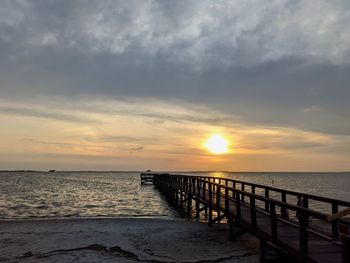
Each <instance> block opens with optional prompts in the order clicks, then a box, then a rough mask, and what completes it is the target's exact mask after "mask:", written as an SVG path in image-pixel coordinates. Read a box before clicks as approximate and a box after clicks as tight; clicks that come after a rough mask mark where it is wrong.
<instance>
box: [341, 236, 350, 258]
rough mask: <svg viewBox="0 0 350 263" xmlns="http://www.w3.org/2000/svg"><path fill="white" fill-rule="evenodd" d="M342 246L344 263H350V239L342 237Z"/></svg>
mask: <svg viewBox="0 0 350 263" xmlns="http://www.w3.org/2000/svg"><path fill="white" fill-rule="evenodd" d="M341 244H342V245H341V246H342V258H343V263H349V262H350V237H347V236H342V238H341Z"/></svg>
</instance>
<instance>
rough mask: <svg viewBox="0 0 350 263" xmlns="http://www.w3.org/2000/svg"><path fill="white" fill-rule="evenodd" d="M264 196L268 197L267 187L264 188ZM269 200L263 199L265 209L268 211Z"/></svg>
mask: <svg viewBox="0 0 350 263" xmlns="http://www.w3.org/2000/svg"><path fill="white" fill-rule="evenodd" d="M265 197H266V198H269V189H267V188H265ZM269 210H270V209H269V201H265V211H267V212H269Z"/></svg>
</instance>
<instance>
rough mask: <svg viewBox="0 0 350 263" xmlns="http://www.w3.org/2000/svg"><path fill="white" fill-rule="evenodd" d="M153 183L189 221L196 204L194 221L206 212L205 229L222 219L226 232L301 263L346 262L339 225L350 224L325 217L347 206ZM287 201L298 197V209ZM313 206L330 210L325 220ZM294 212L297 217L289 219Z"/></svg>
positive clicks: (204, 185) (187, 180) (199, 179)
mask: <svg viewBox="0 0 350 263" xmlns="http://www.w3.org/2000/svg"><path fill="white" fill-rule="evenodd" d="M153 183H154V184H155V185H156V186H157V187H158V188H159V189H160V190H162V191H163V192H164V193H165V194H166V195H167V196H169V197H170V198H172V199H173V200H174V201H176V202H177V203H179V204H181V205H183V206H184V207H186V209H187V213H188V214H189V215H190V214H191V212H192V202H195V209H194V210H195V214H196V217H197V218H198V217H199V214H200V212H201V211H205V212H206V214H207V215H208V223H209V225H212V224H213V223H215V222H217V221H220V220H223V219H225V218H226V219H227V222H228V223H229V224H230V229H231V225H236V226H239V227H241V228H243V229H245V230H246V231H248V232H250V233H252V234H253V235H255V236H257V237H258V238H259V239H260V240H261V242H268V243H269V244H272V245H273V246H275V247H277V248H279V249H280V250H282V251H284V252H285V253H287V254H288V255H290V256H292V257H294V258H295V259H297V260H298V261H301V262H348V261H344V260H348V259H344V258H345V257H346V256H342V253H343V254H344V250H345V249H350V247H346V248H345V247H344V244H343V246H342V242H341V241H340V239H339V232H338V224H339V223H341V224H343V225H345V226H347V227H350V223H349V222H348V221H346V220H344V219H335V220H333V221H332V222H329V216H330V215H332V214H335V213H337V212H338V211H339V208H349V207H350V202H346V201H342V200H337V199H332V198H326V197H321V196H316V195H310V194H305V193H299V192H294V191H289V190H284V189H279V188H275V187H271V186H264V185H260V184H254V183H249V182H242V181H238V180H233V179H227V178H217V177H203V176H191V175H179V174H153ZM291 197H295V199H296V198H297V197H302V198H303V200H304V202H303V206H298V205H296V204H295V200H294V202H293V203H291V202H289V201H288V200H290V198H291ZM313 201H317V202H322V203H324V204H327V205H329V206H330V209H331V211H330V214H328V213H325V212H322V211H318V210H315V209H311V208H310V207H309V203H310V202H313ZM200 206H203V207H202V208H201V207H200ZM293 211H294V213H295V214H296V215H297V217H294V218H292V217H290V216H289V215H290V214H291V213H292V212H293ZM310 219H312V221H310ZM314 222H316V223H317V224H314ZM328 229H329V231H328ZM346 241H347V239H345V241H344V240H343V243H344V242H346Z"/></svg>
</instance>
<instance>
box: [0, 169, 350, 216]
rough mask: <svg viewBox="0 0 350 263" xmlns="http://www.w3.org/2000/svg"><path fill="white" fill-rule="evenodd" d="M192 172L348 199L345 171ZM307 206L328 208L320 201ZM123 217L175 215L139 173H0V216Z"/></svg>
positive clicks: (348, 175) (348, 178)
mask: <svg viewBox="0 0 350 263" xmlns="http://www.w3.org/2000/svg"><path fill="white" fill-rule="evenodd" d="M191 174H196V175H207V176H217V177H226V178H233V179H237V180H241V181H248V182H254V183H258V184H264V185H271V186H274V187H279V188H284V189H289V190H293V191H300V192H305V193H310V194H316V195H322V196H326V197H331V198H336V199H342V200H346V201H350V191H349V185H350V173H191ZM293 198H294V197H293ZM288 201H290V202H294V201H295V202H296V200H293V199H291V200H288ZM310 205H311V207H313V208H315V209H317V210H321V211H324V212H326V213H327V212H329V211H330V208H329V207H327V206H325V205H324V204H322V203H315V204H313V203H311V204H310ZM125 216H130V217H135V216H155V217H159V216H161V217H167V218H175V217H177V216H179V215H178V214H177V212H176V211H175V210H174V209H173V208H172V207H171V206H170V205H169V204H168V203H167V202H166V200H165V199H164V198H163V197H162V196H161V194H160V193H159V192H158V191H157V190H156V189H155V188H154V186H153V185H145V186H141V184H140V174H139V173H138V172H55V173H47V172H0V218H2V219H5V218H6V219H15V218H52V217H54V218H55V217H125Z"/></svg>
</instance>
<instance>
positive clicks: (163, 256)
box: [0, 218, 259, 263]
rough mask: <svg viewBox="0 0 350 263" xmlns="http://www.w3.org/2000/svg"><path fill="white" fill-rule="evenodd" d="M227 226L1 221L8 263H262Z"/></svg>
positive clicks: (1, 253)
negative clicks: (228, 230)
mask: <svg viewBox="0 0 350 263" xmlns="http://www.w3.org/2000/svg"><path fill="white" fill-rule="evenodd" d="M255 242H256V241H255V240H254V239H253V238H252V237H251V236H249V235H246V234H244V235H242V236H240V237H238V238H237V239H236V241H233V242H231V241H228V232H227V226H226V225H215V226H214V227H211V228H209V227H208V226H207V225H206V224H204V223H200V222H193V221H190V220H166V219H155V218H118V219H46V220H13V221H6V220H3V221H0V261H4V262H126V263H128V262H259V257H258V255H257V251H256V250H255V249H254V246H255Z"/></svg>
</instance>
